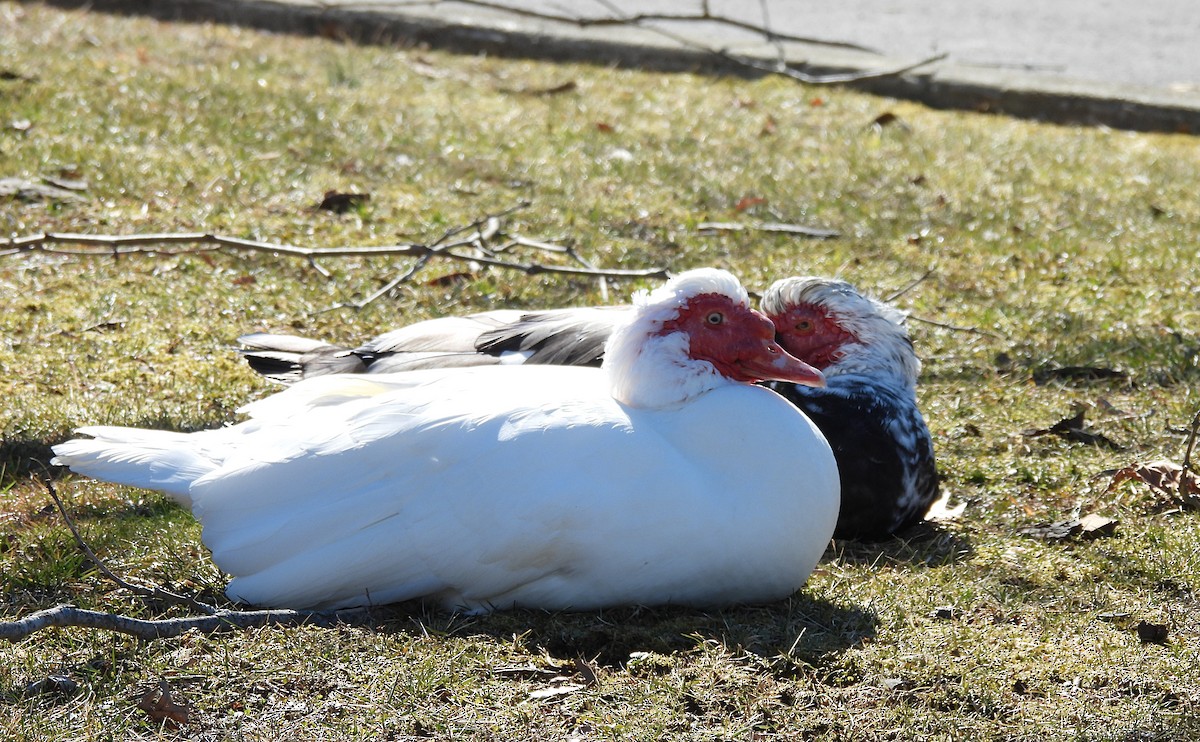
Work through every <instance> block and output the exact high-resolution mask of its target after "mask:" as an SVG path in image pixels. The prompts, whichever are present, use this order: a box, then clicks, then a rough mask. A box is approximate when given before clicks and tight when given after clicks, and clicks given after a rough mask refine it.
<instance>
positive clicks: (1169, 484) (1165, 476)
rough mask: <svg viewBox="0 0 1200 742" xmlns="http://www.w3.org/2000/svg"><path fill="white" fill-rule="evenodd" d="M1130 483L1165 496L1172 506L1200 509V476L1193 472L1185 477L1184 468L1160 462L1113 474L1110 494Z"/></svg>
mask: <svg viewBox="0 0 1200 742" xmlns="http://www.w3.org/2000/svg"><path fill="white" fill-rule="evenodd" d="M1130 481H1132V482H1141V483H1142V484H1144V485H1146V486H1148V487H1149V488H1150V489H1151V490H1153V491H1154V492H1156V493H1158V494H1160V495H1165V496H1166V497H1167V498H1169V499H1170V500H1171V501H1172V502H1176V503H1178V504H1180V505H1185V506H1187V507H1190V508H1200V476H1197V474H1196V472H1194V471H1188V472H1187V475H1186V476H1184V471H1183V467H1182V466H1180V465H1179V464H1176V463H1175V462H1174V461H1168V460H1166V459H1160V460H1158V461H1149V462H1139V463H1136V464H1130V465H1129V466H1127V467H1125V468H1124V469H1117V470H1116V471H1115V472H1113V475H1112V481H1110V482H1109V483H1108V490H1107V491H1109V492H1111V491H1112V490H1114V489H1115V488H1116V487H1117V486H1118V485H1120V484H1121V483H1122V482H1130Z"/></svg>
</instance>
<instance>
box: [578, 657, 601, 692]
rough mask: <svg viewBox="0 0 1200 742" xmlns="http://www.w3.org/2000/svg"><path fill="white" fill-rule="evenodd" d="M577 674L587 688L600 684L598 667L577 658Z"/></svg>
mask: <svg viewBox="0 0 1200 742" xmlns="http://www.w3.org/2000/svg"><path fill="white" fill-rule="evenodd" d="M575 672H576V673H577V674H578V675H579V677H580V678H582V679H583V684H584V685H585V686H587V687H591V686H593V685H595V684H596V683H598V682H600V678H599V676H598V675H597V674H596V667H595V666H594V665H593V664H592V663H591V662H588V661H587V660H585V659H584V658H582V657H576V658H575Z"/></svg>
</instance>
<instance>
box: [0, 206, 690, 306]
mask: <svg viewBox="0 0 1200 742" xmlns="http://www.w3.org/2000/svg"><path fill="white" fill-rule="evenodd" d="M528 205H529V202H527V201H523V202H521V203H520V204H517V205H516V206H513V207H511V208H509V209H506V210H504V211H502V212H500V213H498V214H492V215H487V216H485V217H483V218H480V219H477V220H475V221H473V222H471V223H470V224H465V225H462V226H458V227H453V228H451V229H449V230H447V231H446V232H445V233H443V234H442V235H441V236H440V237H438V238H437V239H436V240H434V241H433V242H431V243H429V244H422V243H412V244H402V245H367V246H346V247H328V248H309V247H298V246H295V245H285V244H279V243H272V242H259V241H257V240H246V239H242V238H240V237H229V236H225V235H218V234H211V233H207V232H203V233H202V232H181V233H166V234H139V235H89V234H73V233H67V232H44V233H41V234H33V235H26V236H23V237H13V238H8V239H0V248H3V249H0V257H3V256H5V255H15V254H18V253H25V252H34V251H40V252H45V253H51V254H57V255H112V256H113V257H118V256H121V255H129V254H134V253H152V254H159V255H178V254H185V253H199V252H208V251H211V250H219V249H232V250H246V251H250V252H266V253H272V254H279V255H287V256H292V257H298V258H303V259H304V260H306V261H307V262H308V263H309V265H311V266H313V268H314V269H316V270H318V271H319V272H320V273H321V274H322V275H324V276H328V275H329V274H328V272H327V271H325V270H324V269H322V268H321V267H320V266H319V264H318V263H317V262H316V261H317V260H318V259H321V258H335V257H372V256H380V255H400V256H407V257H413V258H417V264H416V265H415V266H414V268H415V269H416V270H409V271H407V272H406V273H405V274H402V275H401V276H400V278H398V279H395V280H394V281H393V282H392V283H389V284H388V286H387V287H385V289H384V290H382V291H381V292H379V293H378V294H377V295H374V296H372V297H371V299H370V300H367V301H364V302H360V303H359V304H351V305H347V306H354V307H357V308H362V307H363V306H366V305H367V304H369V303H370V302H371V301H373V300H374V299H375V298H377V296H378V295H382V294H383V293H386V292H387V291H389V290H391V289H392V288H395V286H397V285H399V284H400V283H403V282H405V281H408V280H410V279H411V278H412V276H413V275H415V273H416V272H417V271H419V270H420V269H421V268H423V267H424V266H425V265H426V264H427V263H428V262H429V260H430V259H431V258H444V259H447V260H454V261H461V262H473V263H478V264H482V265H487V266H491V267H494V268H504V269H508V270H515V271H520V272H522V273H525V274H526V275H530V276H534V275H538V274H542V273H556V274H564V275H572V276H581V277H589V278H668V277H669V276H670V271H668V270H667V269H666V268H644V269H629V268H595V267H592V268H587V267H577V266H568V265H551V264H544V263H534V262H529V263H523V262H518V261H509V260H500V259H498V258H495V257H489V256H487V255H481V254H478V253H480V252H483V250H482V249H481V248H482V247H483V243H484V242H486V241H487V240H488V239H491V238H492V237H495V236H500V235H502V236H505V237H507V238H509V239H514V240H517V241H516V243H515V244H518V245H521V246H525V247H530V248H533V249H539V250H541V251H542V252H547V253H567V252H569V251H568V250H567V249H566V248H561V247H558V246H549V244H548V243H546V242H543V241H540V240H522V239H520V238H519V237H518V236H516V235H509V234H507V233H506V232H505V231H504V229H503V222H502V221H501V220H502V218H503V217H505V216H508V215H510V214H512V213H513V212H515V211H517V210H519V209H522V208H525V207H527V206H528ZM58 245H81V246H83V248H82V249H70V248H62V247H58ZM163 245H168V246H170V245H199V246H200V247H197V248H192V249H182V250H171V249H168V250H164V249H161V248H162V246H163ZM466 248H475V249H476V254H467V253H464V252H459V250H462V249H466Z"/></svg>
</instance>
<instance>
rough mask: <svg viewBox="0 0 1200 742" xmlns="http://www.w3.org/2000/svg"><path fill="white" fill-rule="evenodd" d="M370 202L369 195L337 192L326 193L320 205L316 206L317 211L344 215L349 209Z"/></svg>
mask: <svg viewBox="0 0 1200 742" xmlns="http://www.w3.org/2000/svg"><path fill="white" fill-rule="evenodd" d="M370 200H371V194H369V193H339V192H338V191H326V192H325V198H323V199H322V200H321V203H319V204H317V208H318V209H324V210H325V211H332V212H334V213H337V214H344V213H346V212H347V211H350V210H351V209H357V208H358V207H360V206H362V205H363V204H365V203H366V202H367V201H370Z"/></svg>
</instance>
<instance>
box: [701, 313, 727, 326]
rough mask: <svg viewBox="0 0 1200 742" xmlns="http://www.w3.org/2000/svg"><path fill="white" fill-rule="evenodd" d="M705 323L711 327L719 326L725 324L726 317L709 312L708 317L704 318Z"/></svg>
mask: <svg viewBox="0 0 1200 742" xmlns="http://www.w3.org/2000/svg"><path fill="white" fill-rule="evenodd" d="M704 321H705V322H707V323H708V324H710V325H719V324H722V323H723V322H725V315H723V314H721V313H720V312H709V313H708V316H707V317H705V318H704Z"/></svg>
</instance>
